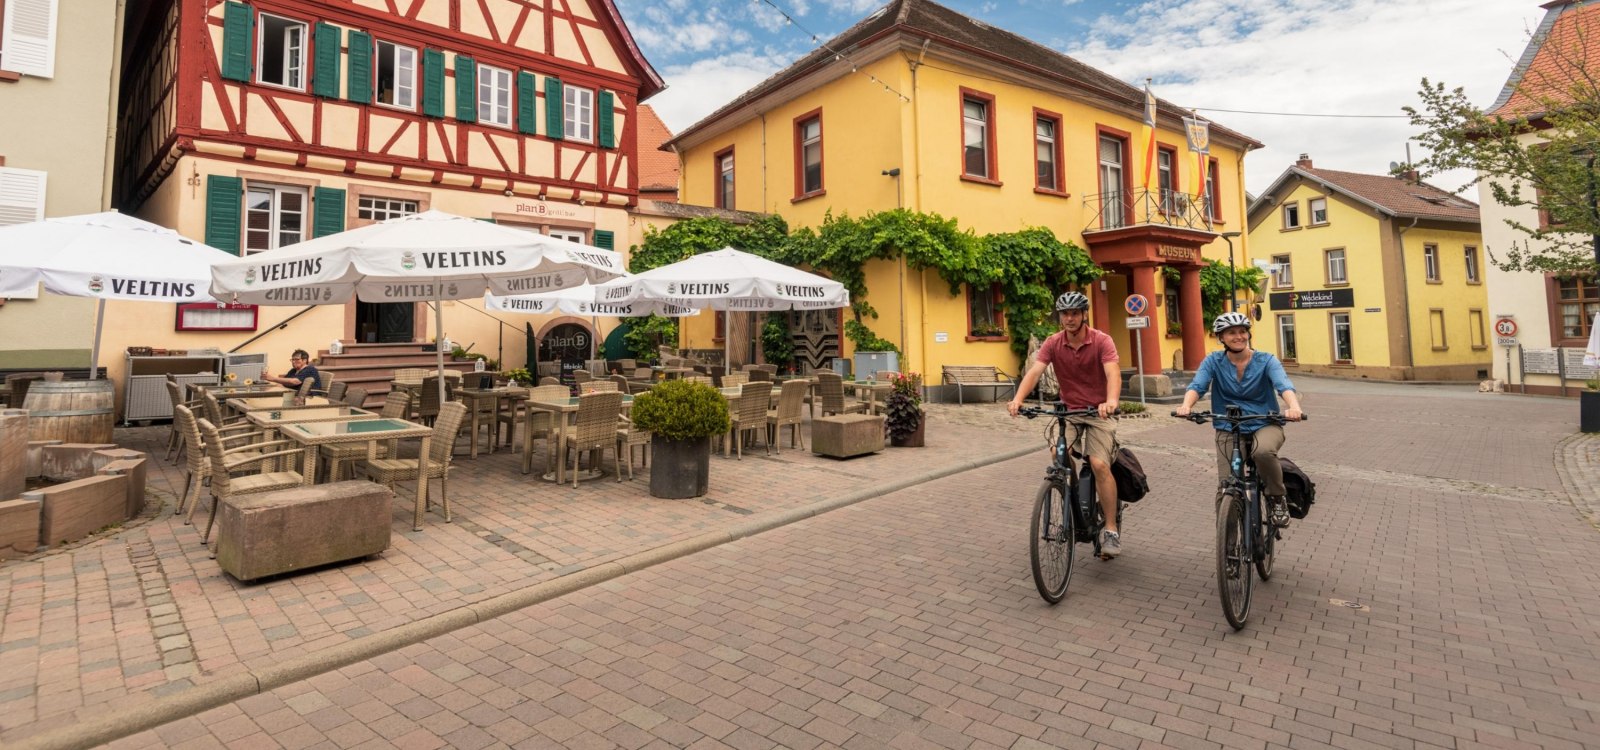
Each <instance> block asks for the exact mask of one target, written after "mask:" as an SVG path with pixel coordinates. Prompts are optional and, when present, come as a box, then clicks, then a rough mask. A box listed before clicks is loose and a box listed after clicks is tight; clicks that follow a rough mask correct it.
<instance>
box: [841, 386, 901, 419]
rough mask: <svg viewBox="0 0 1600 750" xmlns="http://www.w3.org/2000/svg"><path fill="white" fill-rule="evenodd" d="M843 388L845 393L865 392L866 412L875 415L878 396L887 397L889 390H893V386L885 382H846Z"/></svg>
mask: <svg viewBox="0 0 1600 750" xmlns="http://www.w3.org/2000/svg"><path fill="white" fill-rule="evenodd" d="M844 388H845V390H847V391H854V392H856V393H858V394H859V393H861V392H862V391H866V394H867V412H868V413H870V414H877V413H878V394H880V393H882V394H884V395H888V394H889V392H890V391H891V390H894V384H893V383H890V382H889V381H887V380H846V381H844Z"/></svg>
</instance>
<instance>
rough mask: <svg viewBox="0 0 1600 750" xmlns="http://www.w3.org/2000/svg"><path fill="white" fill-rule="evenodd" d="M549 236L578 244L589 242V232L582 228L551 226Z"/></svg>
mask: <svg viewBox="0 0 1600 750" xmlns="http://www.w3.org/2000/svg"><path fill="white" fill-rule="evenodd" d="M550 236H551V237H554V238H556V239H558V240H568V241H570V242H576V243H578V244H580V245H587V244H589V234H588V233H587V232H585V231H583V230H582V229H562V228H560V227H552V228H551V229H550Z"/></svg>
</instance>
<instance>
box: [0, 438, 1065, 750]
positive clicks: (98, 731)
mask: <svg viewBox="0 0 1600 750" xmlns="http://www.w3.org/2000/svg"><path fill="white" fill-rule="evenodd" d="M1035 452H1039V453H1042V452H1043V449H1042V448H1041V447H1040V446H1038V445H1033V444H1029V445H1027V446H1026V447H1019V448H1011V449H1008V450H1004V451H1000V452H998V453H995V454H992V455H989V456H984V457H981V458H976V459H970V460H967V461H962V462H959V463H954V464H951V465H949V466H946V467H944V468H942V469H939V470H936V471H930V472H925V473H923V474H920V475H915V476H911V477H907V478H905V479H901V480H898V481H895V482H889V483H887V484H882V485H877V486H874V487H868V488H866V489H862V490H857V491H856V492H852V493H850V494H847V495H843V496H841V497H837V498H832V499H828V500H822V501H819V502H816V503H813V504H811V505H807V506H802V507H800V508H794V509H791V510H788V511H782V512H778V513H774V514H772V515H770V516H768V517H766V518H758V519H754V520H751V521H748V522H745V523H742V524H738V525H736V526H733V527H731V528H729V529H726V530H723V531H716V532H709V533H706V534H701V535H699V536H696V537H692V538H690V539H686V540H682V541H679V542H673V543H670V544H667V545H663V546H662V547H658V548H656V549H652V550H646V551H644V552H639V553H636V554H633V555H630V556H628V557H625V558H623V559H621V560H616V561H612V562H608V563H602V564H600V565H597V566H595V567H593V568H586V569H584V570H580V571H578V572H575V573H571V574H569V575H565V576H562V577H560V578H557V579H554V580H550V581H545V582H544V583H540V584H538V585H534V586H529V587H527V588H524V589H519V590H517V591H512V592H508V593H505V594H501V595H499V596H495V597H492V598H490V599H487V600H485V601H481V602H475V603H472V604H466V605H462V606H460V607H456V608H453V609H450V610H447V611H444V612H440V613H438V614H434V615H430V616H428V617H424V618H422V619H420V620H416V621H414V622H409V623H406V624H404V625H400V626H397V627H394V628H390V629H388V630H384V631H382V632H378V633H372V634H370V635H366V636H362V637H360V638H357V639H354V640H351V641H349V642H346V643H342V644H339V645H337V646H332V647H329V648H325V649H319V650H317V651H312V652H309V653H305V654H302V655H300V656H297V657H294V658H292V659H289V660H287V661H283V662H279V663H276V664H271V665H267V666H263V667H259V668H254V669H250V670H248V671H246V672H245V673H242V674H234V675H229V676H226V677H221V678H218V679H217V680H215V681H209V682H205V683H202V684H200V685H196V686H194V687H190V688H186V689H184V690H180V691H177V692H174V693H171V694H169V695H164V696H160V697H158V698H156V699H154V700H152V701H150V702H148V703H142V704H139V705H136V706H131V707H128V708H124V709H119V710H111V711H107V712H105V713H103V714H101V715H100V716H99V718H97V719H95V720H93V721H85V722H78V723H75V724H72V725H69V726H65V727H61V728H59V729H55V730H47V731H45V732H42V733H40V734H36V735H33V736H31V737H24V738H22V739H21V740H19V741H18V742H17V743H16V744H14V745H12V746H11V747H12V748H14V749H15V750H55V749H56V748H76V747H88V746H93V745H101V744H105V743H108V742H112V741H115V740H118V739H122V738H124V737H129V736H132V735H134V734H138V733H139V732H143V731H145V730H147V729H154V728H155V727H158V726H161V725H162V724H166V723H169V722H172V721H176V720H178V719H183V718H186V717H189V716H194V715H196V714H200V713H203V712H205V711H208V710H210V709H213V708H216V707H218V706H222V705H226V704H228V703H233V702H235V701H238V700H242V699H244V698H248V697H250V696H252V695H257V694H260V693H265V692H268V691H271V690H275V689H277V688H280V687H283V686H284V685H288V684H292V683H295V682H300V681H303V680H306V679H309V678H311V677H314V676H316V675H319V674H325V673H327V672H332V671H334V670H337V669H341V668H343V667H346V666H349V665H351V664H355V663H357V662H361V661H365V660H367V659H371V658H373V657H376V656H380V655H382V654H385V653H389V652H391V651H395V650H398V649H401V648H404V647H406V646H410V645H412V644H416V643H421V642H423V641H426V640H429V639H432V638H436V637H438V636H441V635H445V634H447V633H451V632H454V631H457V630H461V629H463V628H467V627H470V626H473V625H477V624H478V623H481V622H484V621H487V620H491V619H494V618H496V617H500V616H502V615H506V614H509V613H511V612H515V611H517V610H519V609H523V608H526V607H530V606H533V605H535V604H540V603H543V602H546V601H549V600H551V599H555V598H558V597H561V596H564V595H566V594H570V593H573V592H575V591H579V590H581V589H585V588H589V587H591V586H595V585H597V584H601V583H605V582H606V581H610V580H612V579H614V578H618V577H620V576H623V575H626V574H628V573H633V572H638V571H640V570H644V569H645V568H648V567H651V566H654V565H658V564H661V563H664V562H668V561H671V560H675V559H678V558H680V557H684V556H686V555H690V554H694V553H696V552H702V551H705V550H708V549H711V548H713V547H717V546H720V545H723V544H727V543H729V542H734V541H738V540H740V539H743V538H745V537H750V536H755V535H757V534H761V533H764V532H767V531H771V530H773V529H777V528H781V527H783V526H787V525H789V524H792V523H795V522H798V521H803V520H805V519H808V518H811V517H814V516H817V515H821V514H823V513H827V512H829V511H832V510H838V509H840V508H844V507H847V506H850V505H855V504H856V503H859V502H862V501H865V500H870V499H872V498H875V497H881V496H884V495H888V494H892V493H895V492H899V491H900V490H904V489H907V488H910V487H914V486H916V485H919V484H925V483H927V482H931V481H934V480H938V479H944V478H946V477H949V476H953V475H955V474H960V473H963V472H967V471H971V470H973V469H977V468H980V467H983V466H987V465H989V464H993V463H998V462H1002V461H1009V460H1011V459H1014V458H1020V457H1022V456H1026V455H1028V454H1030V453H1035Z"/></svg>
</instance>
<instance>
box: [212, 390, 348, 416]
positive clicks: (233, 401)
mask: <svg viewBox="0 0 1600 750" xmlns="http://www.w3.org/2000/svg"><path fill="white" fill-rule="evenodd" d="M284 393H289V391H284ZM223 403H225V404H227V405H228V408H229V409H232V410H234V411H236V412H240V413H242V414H249V413H250V412H254V411H292V410H299V409H319V408H327V407H329V406H339V405H340V404H339V403H338V402H335V401H329V400H328V399H327V397H325V396H307V397H306V402H305V403H304V404H294V403H291V404H289V405H288V406H284V405H283V396H282V395H277V396H259V397H253V398H230V399H227V400H226V401H224V402H223Z"/></svg>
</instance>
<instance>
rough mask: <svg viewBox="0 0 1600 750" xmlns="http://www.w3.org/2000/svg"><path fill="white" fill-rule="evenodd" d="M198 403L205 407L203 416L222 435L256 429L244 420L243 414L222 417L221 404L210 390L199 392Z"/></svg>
mask: <svg viewBox="0 0 1600 750" xmlns="http://www.w3.org/2000/svg"><path fill="white" fill-rule="evenodd" d="M200 403H201V405H202V406H204V407H205V418H206V419H208V420H210V421H211V424H212V425H214V426H216V428H217V431H218V432H221V433H222V434H224V435H230V434H233V433H237V432H241V431H249V432H254V431H255V430H256V426H255V425H253V424H250V422H248V421H247V420H245V418H244V415H243V414H239V415H235V416H232V417H224V416H223V415H222V404H221V403H220V402H218V401H217V394H215V393H212V392H211V391H202V392H201V393H200ZM196 416H199V415H196Z"/></svg>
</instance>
